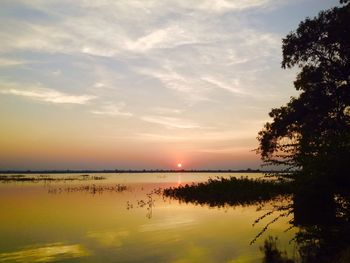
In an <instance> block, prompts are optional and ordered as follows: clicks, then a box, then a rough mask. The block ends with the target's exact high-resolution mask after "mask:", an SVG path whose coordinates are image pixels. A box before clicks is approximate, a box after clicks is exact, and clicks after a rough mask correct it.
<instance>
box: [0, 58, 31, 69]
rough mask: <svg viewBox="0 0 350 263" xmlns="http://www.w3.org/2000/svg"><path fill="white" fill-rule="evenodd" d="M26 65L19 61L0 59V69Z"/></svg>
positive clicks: (24, 62)
mask: <svg viewBox="0 0 350 263" xmlns="http://www.w3.org/2000/svg"><path fill="white" fill-rule="evenodd" d="M26 63H28V62H27V61H25V60H20V59H11V58H0V67H11V66H19V65H24V64H26Z"/></svg>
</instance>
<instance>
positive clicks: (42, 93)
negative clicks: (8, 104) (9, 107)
mask: <svg viewBox="0 0 350 263" xmlns="http://www.w3.org/2000/svg"><path fill="white" fill-rule="evenodd" d="M23 87H25V88H26V89H24V88H20V87H18V85H15V84H8V85H6V86H3V85H1V89H0V94H5V95H14V96H21V97H26V98H30V99H33V100H38V101H44V102H50V103H54V104H87V103H89V102H90V101H91V100H92V99H95V98H96V97H95V96H92V95H71V94H67V93H63V92H60V91H57V90H54V89H48V88H42V87H35V86H34V87H33V86H26V85H23Z"/></svg>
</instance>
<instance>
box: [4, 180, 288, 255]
mask: <svg viewBox="0 0 350 263" xmlns="http://www.w3.org/2000/svg"><path fill="white" fill-rule="evenodd" d="M28 176H29V175H28ZM30 176H32V175H30ZM48 176H50V177H56V178H64V177H66V178H72V177H77V176H80V175H77V174H54V175H48ZM94 176H99V177H105V178H106V179H105V180H71V181H68V180H66V181H65V180H57V181H34V182H6V183H0V211H1V216H0V262H261V260H262V257H263V254H262V253H261V251H260V250H259V247H260V246H261V245H262V243H263V241H264V239H265V238H266V237H267V236H268V235H273V236H278V237H279V239H280V245H281V246H280V247H281V248H282V249H285V250H287V251H289V252H291V251H292V245H291V244H290V243H289V241H291V239H292V238H293V234H294V233H295V230H293V229H292V230H290V231H287V232H285V230H286V229H288V228H289V226H290V225H289V223H288V221H289V220H290V218H281V219H280V220H278V221H277V222H275V223H274V224H271V225H270V226H269V228H268V230H267V231H266V232H265V233H264V234H263V235H262V236H261V238H259V239H258V240H257V241H256V242H255V243H254V244H252V245H250V242H251V241H252V240H253V239H254V237H255V236H256V235H257V234H258V233H259V232H260V231H261V230H262V229H263V228H264V226H265V225H266V224H267V223H268V222H269V221H270V220H272V219H273V218H274V216H275V215H274V214H273V215H271V216H267V217H266V218H264V219H263V220H261V221H260V222H259V223H258V224H256V225H255V226H252V224H253V223H254V221H255V220H256V219H257V218H259V217H261V216H262V215H263V214H265V213H266V212H267V211H269V209H271V207H269V205H266V206H264V207H263V208H259V209H258V206H257V205H256V206H254V205H253V206H236V207H227V206H224V207H208V206H198V205H194V204H186V203H180V202H179V201H177V200H171V199H167V198H164V197H163V196H162V195H161V194H160V193H159V190H158V189H159V188H165V187H176V186H179V185H183V184H186V183H192V182H202V181H206V180H207V179H208V178H215V177H217V176H223V177H230V176H237V177H239V176H248V177H254V178H257V177H260V176H262V175H261V174H226V173H225V174H216V173H149V174H148V173H135V174H128V173H122V174H94ZM118 187H119V188H118Z"/></svg>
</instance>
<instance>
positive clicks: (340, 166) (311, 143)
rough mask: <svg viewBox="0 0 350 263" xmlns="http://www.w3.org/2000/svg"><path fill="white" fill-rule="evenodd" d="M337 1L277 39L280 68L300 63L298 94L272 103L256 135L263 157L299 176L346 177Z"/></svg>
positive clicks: (349, 170)
mask: <svg viewBox="0 0 350 263" xmlns="http://www.w3.org/2000/svg"><path fill="white" fill-rule="evenodd" d="M340 3H341V5H340V6H338V7H334V8H332V9H329V10H326V11H322V12H320V13H319V14H318V16H317V17H314V18H312V19H311V18H306V19H305V20H304V21H303V22H301V23H300V24H299V26H298V28H297V30H296V31H295V32H291V33H290V34H288V35H287V36H286V38H284V39H283V46H282V49H283V60H282V68H284V69H285V68H292V67H294V66H298V67H299V68H300V69H301V70H300V72H299V74H298V75H297V78H296V80H295V82H294V86H295V88H296V89H297V90H298V91H299V96H298V97H292V98H291V100H290V101H289V102H288V103H287V104H286V105H285V106H282V107H280V108H275V109H272V111H271V112H270V113H269V115H270V117H271V118H273V120H272V122H268V123H266V124H265V126H264V129H263V130H262V131H260V132H259V136H258V140H259V143H260V144H259V149H258V151H259V153H260V154H261V157H262V159H263V161H264V162H265V163H266V164H267V165H282V167H285V168H286V169H285V170H286V172H287V173H285V174H283V176H291V177H293V178H295V179H300V180H302V181H303V182H306V181H308V182H316V181H323V182H332V183H333V182H334V183H335V182H336V183H339V182H344V181H346V180H348V181H350V180H349V179H350V178H347V177H346V175H349V176H350V165H349V162H350V0H341V1H340ZM280 175H281V174H280ZM315 179H316V180H315Z"/></svg>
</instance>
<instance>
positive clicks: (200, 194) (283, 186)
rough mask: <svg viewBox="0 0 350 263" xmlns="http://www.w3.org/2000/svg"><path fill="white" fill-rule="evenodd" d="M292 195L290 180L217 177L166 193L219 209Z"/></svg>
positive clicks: (185, 200)
mask: <svg viewBox="0 0 350 263" xmlns="http://www.w3.org/2000/svg"><path fill="white" fill-rule="evenodd" d="M291 192H292V186H291V183H290V182H287V181H280V180H264V179H248V178H247V177H241V178H236V177H230V178H223V177H217V178H216V179H209V180H208V181H207V182H203V183H195V184H194V183H193V184H191V185H188V184H186V185H184V186H179V187H175V188H167V189H164V191H163V194H164V195H165V196H166V197H170V198H174V199H178V200H180V201H183V202H186V203H188V202H191V203H195V204H200V205H209V206H219V207H220V206H225V205H232V206H234V205H250V204H256V203H259V202H264V201H269V200H272V199H273V198H276V197H278V196H281V195H288V194H290V193H291Z"/></svg>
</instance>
